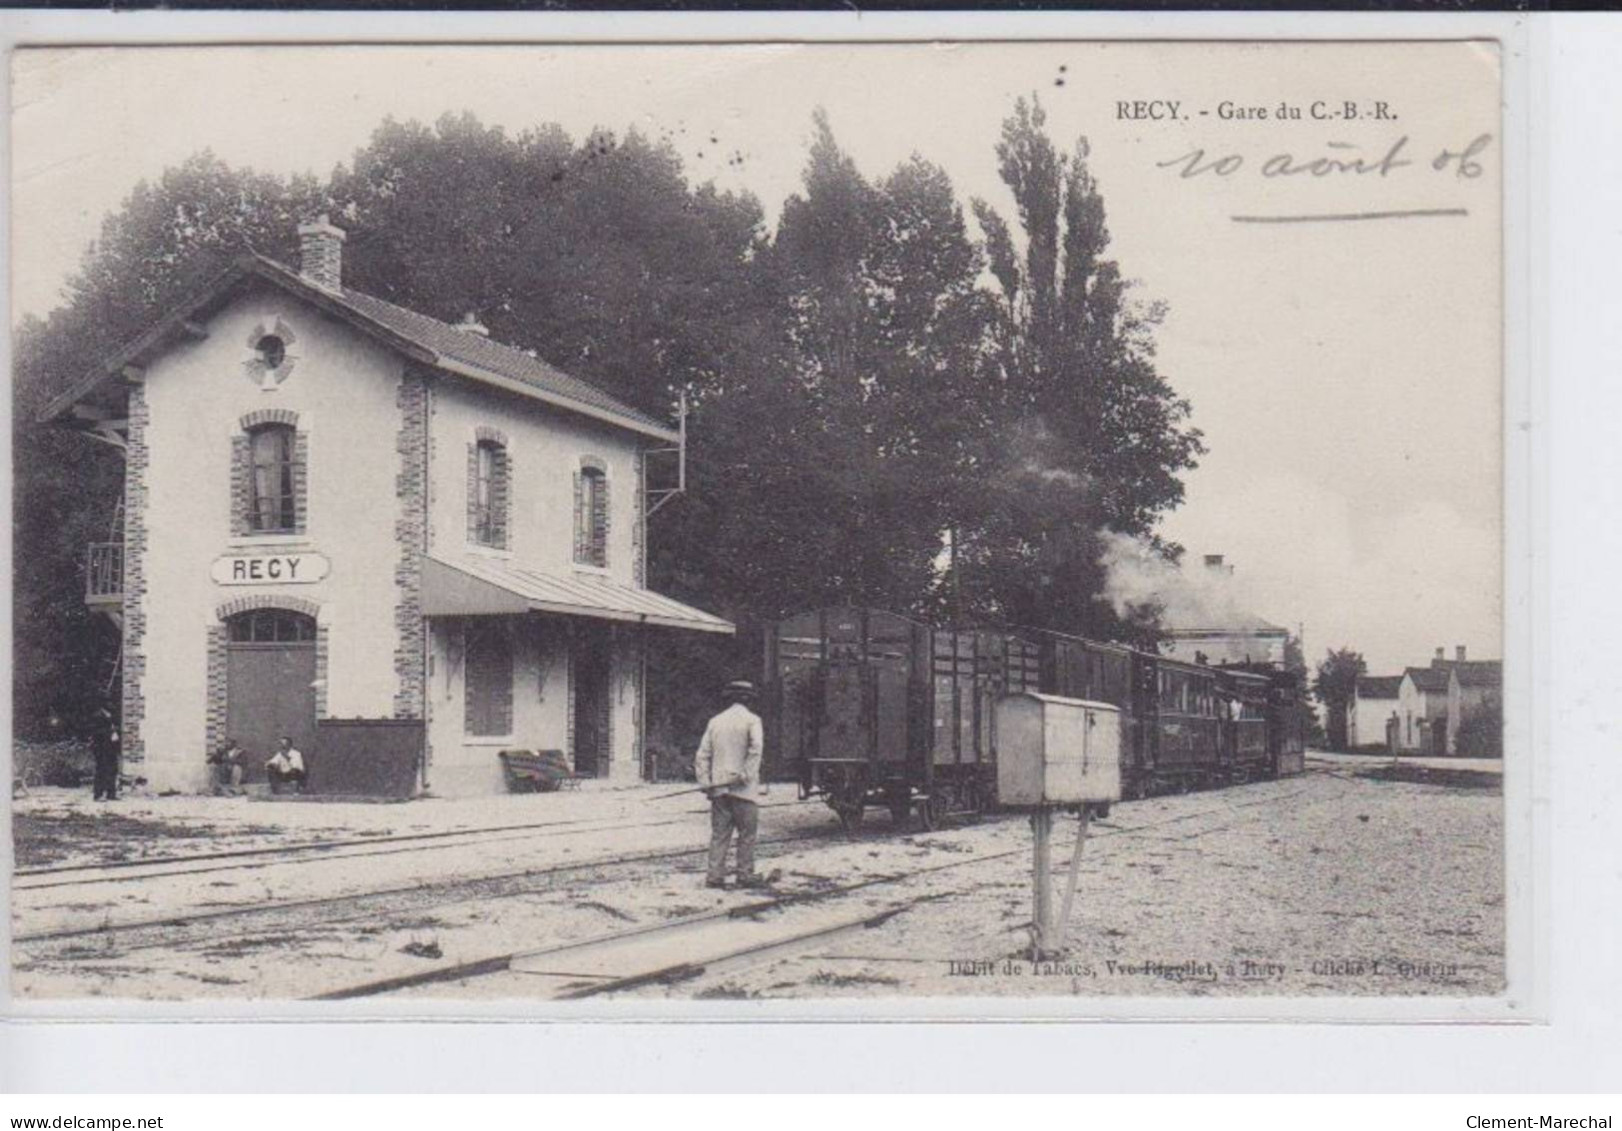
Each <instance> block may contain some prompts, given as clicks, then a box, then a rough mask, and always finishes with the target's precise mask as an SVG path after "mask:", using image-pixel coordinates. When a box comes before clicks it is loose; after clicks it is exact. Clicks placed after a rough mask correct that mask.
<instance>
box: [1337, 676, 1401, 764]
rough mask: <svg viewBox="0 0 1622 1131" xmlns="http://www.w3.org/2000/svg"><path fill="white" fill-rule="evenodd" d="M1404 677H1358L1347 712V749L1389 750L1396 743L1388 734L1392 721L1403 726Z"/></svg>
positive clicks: (1392, 736)
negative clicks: (1369, 747) (1374, 747)
mask: <svg viewBox="0 0 1622 1131" xmlns="http://www.w3.org/2000/svg"><path fill="white" fill-rule="evenodd" d="M1402 678H1403V677H1402V676H1400V675H1363V676H1358V677H1357V690H1356V693H1355V694H1354V695H1353V698H1352V703H1351V707H1350V709H1349V710H1348V712H1347V714H1348V719H1347V727H1346V742H1347V745H1349V746H1351V747H1352V748H1353V749H1356V748H1357V747H1359V746H1379V747H1382V748H1387V749H1389V748H1390V743H1391V742H1392V740H1393V739H1394V737H1395V736H1394V735H1391V734H1389V733H1388V731H1387V726H1388V725H1389V724H1390V722H1391V721H1392V720H1393V719H1396V720H1398V721H1399V722H1400V720H1401V717H1402V714H1401V692H1402Z"/></svg>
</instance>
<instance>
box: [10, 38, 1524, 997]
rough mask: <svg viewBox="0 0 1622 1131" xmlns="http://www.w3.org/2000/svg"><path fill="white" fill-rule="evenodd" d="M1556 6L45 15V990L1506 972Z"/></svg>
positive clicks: (581, 986)
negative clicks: (1499, 31) (1126, 24)
mask: <svg viewBox="0 0 1622 1131" xmlns="http://www.w3.org/2000/svg"><path fill="white" fill-rule="evenodd" d="M1504 62H1505V60H1504V55H1503V51H1502V45H1501V43H1500V42H1498V41H1496V40H1493V39H1455V40H1427V41H1407V42H1403V41H1325V42H1311V41H1306V40H1290V41H1284V40H1274V41H1263V40H1257V41H1245V40H1235V39H1227V40H1210V41H1198V40H1183V41H1175V40H1162V41H1143V40H1129V39H1113V40H1111V39H1091V40H1081V39H1077V40H1050V41H1043V42H989V41H983V42H967V41H964V42H922V41H920V42H892V43H871V42H870V43H815V42H797V43H790V42H783V43H732V44H719V43H708V44H705V43H686V44H663V45H654V44H615V43H595V44H589V43H560V44H542V43H533V44H516V43H514V44H503V45H495V44H488V45H459V46H451V45H426V44H413V45H380V44H354V45H347V46H345V45H330V44H329V45H319V46H318V45H302V46H301V45H280V46H183V45H177V46H110V47H67V46H58V47H38V48H24V49H21V50H18V51H16V52H15V53H14V54H13V55H12V58H11V64H12V65H11V75H10V82H11V97H12V108H13V110H12V117H11V121H10V129H11V155H12V166H11V168H12V179H11V183H10V203H11V231H12V235H13V239H12V241H11V261H10V270H11V295H12V309H11V319H12V321H11V328H12V336H13V343H14V348H13V357H14V367H13V375H12V378H13V384H12V412H13V417H14V420H15V421H16V431H15V440H14V450H13V466H14V484H15V495H14V532H13V538H14V543H13V544H14V560H15V563H16V568H15V572H14V576H13V601H14V608H15V617H14V622H13V623H14V639H13V660H12V663H13V666H12V672H13V689H12V690H13V699H14V703H15V714H14V731H15V733H14V739H13V742H12V748H11V775H12V809H11V827H12V832H13V844H12V853H13V854H12V860H13V867H12V870H11V875H10V903H11V916H10V969H9V987H10V990H9V992H10V996H11V1003H12V1004H11V1008H12V1009H14V1010H17V1011H18V1012H21V1013H25V1014H26V1013H32V1014H36V1015H37V1014H50V1013H51V1012H52V1011H55V1010H78V1011H79V1012H80V1013H81V1014H83V1012H84V1011H85V1010H86V1009H90V1010H91V1012H94V1011H95V1009H97V1008H101V1009H105V1010H109V1011H117V1010H119V1009H124V1008H126V1007H130V1008H141V1009H148V1010H151V1011H155V1012H156V1013H158V1014H162V1013H163V1012H164V1011H166V1010H167V1011H170V1012H183V1013H184V1014H185V1015H187V1016H198V1015H208V1012H207V1011H209V1010H222V1011H225V1012H226V1013H229V1012H231V1011H233V1010H234V1011H236V1012H235V1014H234V1015H243V1014H244V1013H246V1014H248V1015H253V1016H264V1015H283V1014H285V1013H288V1012H289V1011H292V1013H293V1014H294V1015H298V1016H324V1015H328V1014H333V1015H350V1016H352V1015H354V1014H353V1013H352V1012H349V1013H342V1012H341V1011H346V1010H347V1011H353V1010H356V1009H360V1010H362V1011H363V1012H365V1011H370V1012H372V1013H376V1014H378V1015H387V1014H389V1013H390V1011H394V1013H395V1014H396V1015H397V1014H398V1013H399V1012H400V1011H406V1012H411V1013H414V1014H419V1015H420V1014H430V1013H446V1012H449V1013H453V1014H454V1013H457V1012H469V1011H473V1012H481V1011H482V1012H489V1011H492V1010H495V1011H505V1012H510V1013H515V1014H522V1015H525V1016H580V1015H582V1014H581V1013H580V1011H581V1010H597V1011H607V1012H613V1011H619V1012H618V1014H617V1015H620V1016H647V1015H658V1016H665V1017H669V1016H678V1017H680V1016H688V1017H698V1016H739V1015H743V1014H741V1013H739V1012H737V1011H739V1010H745V1009H747V1010H750V1011H751V1012H749V1013H748V1014H747V1015H749V1016H757V1017H758V1016H839V1015H844V1016H849V1015H852V1014H851V1012H850V1011H852V1010H854V1011H857V1012H858V1013H861V1012H862V1011H865V1013H866V1015H889V1016H909V1015H916V1014H919V1013H929V1015H933V1016H977V1017H1011V1018H1019V1017H1039V1016H1085V1015H1106V1014H1108V1015H1143V1016H1171V1015H1192V1014H1193V1013H1194V1011H1195V1010H1197V1009H1201V1008H1203V1009H1205V1010H1206V1011H1207V1012H1206V1014H1205V1015H1211V1011H1212V1010H1215V1011H1217V1012H1220V1013H1222V1014H1223V1015H1230V1016H1237V1015H1248V1016H1257V1015H1263V1014H1265V1015H1278V1016H1290V1015H1296V1014H1298V1013H1299V1012H1300V1010H1301V1009H1302V1008H1303V1003H1305V1004H1306V1006H1307V1007H1310V1006H1311V1005H1312V1003H1314V1002H1319V1003H1339V1004H1338V1005H1337V1006H1336V1007H1335V1008H1337V1009H1339V1010H1340V1013H1341V1015H1345V1016H1362V1017H1373V1016H1381V1017H1401V1016H1424V1017H1449V1016H1467V1015H1474V1016H1503V1015H1506V1014H1505V1008H1506V1006H1508V1005H1512V1004H1514V1003H1515V1002H1516V1001H1520V1002H1521V1003H1524V1001H1525V1000H1526V999H1525V997H1524V987H1518V986H1517V985H1516V978H1515V976H1514V970H1515V960H1516V954H1515V953H1514V948H1513V946H1512V945H1511V940H1512V938H1513V931H1512V930H1511V927H1510V926H1509V925H1508V924H1509V923H1510V920H1511V919H1513V916H1514V912H1513V909H1512V903H1513V901H1512V900H1511V899H1510V898H1509V894H1510V892H1511V891H1512V890H1514V889H1515V884H1514V883H1513V882H1512V879H1513V878H1512V877H1509V878H1507V875H1506V859H1509V858H1511V857H1507V856H1506V804H1505V801H1506V798H1505V781H1506V774H1505V768H1506V766H1507V767H1510V768H1511V774H1510V777H1511V778H1513V776H1514V771H1513V768H1514V767H1516V766H1517V765H1524V764H1525V762H1524V760H1525V758H1526V757H1527V751H1526V750H1525V749H1522V748H1520V747H1519V746H1518V745H1517V744H1516V741H1515V736H1517V735H1522V736H1524V730H1517V729H1516V727H1515V725H1514V716H1515V713H1516V711H1517V710H1519V709H1520V706H1519V701H1518V700H1517V699H1516V697H1515V695H1514V694H1513V693H1511V692H1506V683H1505V672H1506V668H1508V669H1509V670H1510V671H1511V673H1512V674H1513V672H1514V671H1515V670H1516V665H1517V663H1519V662H1522V660H1523V659H1524V658H1518V657H1516V656H1515V655H1513V654H1512V653H1513V651H1514V648H1515V645H1514V644H1513V643H1512V637H1511V635H1510V634H1508V633H1506V631H1505V624H1504V619H1503V612H1502V610H1503V608H1504V604H1505V600H1504V597H1505V592H1506V580H1505V577H1506V575H1505V565H1504V562H1505V555H1504V546H1505V525H1504V519H1503V514H1504V491H1503V486H1502V485H1503V482H1504V476H1505V474H1506V469H1505V460H1504V450H1505V449H1504V442H1503V434H1504V427H1503V420H1504V392H1503V390H1504V387H1505V372H1506V369H1505V348H1504V341H1505V316H1504V312H1505V309H1506V304H1505V299H1504V295H1505V277H1506V273H1505V250H1504V249H1505V223H1504V217H1505V209H1504V205H1503V201H1504V193H1505V187H1506V170H1508V169H1510V168H1511V166H1510V163H1509V162H1508V161H1507V160H1506V150H1505V129H1504V125H1503V121H1502V115H1501V103H1502V100H1503V90H1504V78H1503V73H1504ZM1512 684H1513V681H1512ZM1512 684H1511V685H1510V686H1512ZM1506 717H1508V718H1509V720H1510V727H1509V730H1508V731H1506V729H1505V727H1506ZM1506 734H1507V735H1509V736H1511V740H1510V741H1506ZM1523 890H1524V885H1523ZM1518 991H1520V996H1519V997H1518V996H1517V993H1518ZM87 1003H88V1004H87ZM337 1003H345V1004H337ZM740 1003H742V1004H740ZM759 1003H768V1005H766V1006H761V1005H760V1004H759ZM762 1009H766V1010H767V1012H766V1013H761V1010H762ZM728 1010H731V1011H733V1012H731V1013H728V1012H727V1011H728ZM930 1011H933V1012H932V1013H931V1012H930ZM1471 1011H1474V1012H1473V1013H1472V1012H1471ZM1330 1012H1331V1013H1333V1010H1330ZM222 1015H223V1014H222ZM1319 1015H1324V1014H1323V1013H1322V1012H1321V1011H1320V1014H1319Z"/></svg>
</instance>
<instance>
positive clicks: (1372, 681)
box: [1357, 675, 1402, 699]
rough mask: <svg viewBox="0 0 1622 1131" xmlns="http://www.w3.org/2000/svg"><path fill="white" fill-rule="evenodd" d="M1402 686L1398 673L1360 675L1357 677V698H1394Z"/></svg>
mask: <svg viewBox="0 0 1622 1131" xmlns="http://www.w3.org/2000/svg"><path fill="white" fill-rule="evenodd" d="M1401 687H1402V677H1401V676H1400V675H1360V676H1358V677H1357V697H1358V698H1359V699H1395V698H1396V697H1397V691H1398V689H1399V688H1401Z"/></svg>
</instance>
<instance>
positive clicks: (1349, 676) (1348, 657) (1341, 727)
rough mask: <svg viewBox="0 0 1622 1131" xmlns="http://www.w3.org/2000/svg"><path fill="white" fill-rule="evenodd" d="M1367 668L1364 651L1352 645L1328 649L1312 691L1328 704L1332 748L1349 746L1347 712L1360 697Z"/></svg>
mask: <svg viewBox="0 0 1622 1131" xmlns="http://www.w3.org/2000/svg"><path fill="white" fill-rule="evenodd" d="M1367 670H1368V665H1367V664H1365V663H1364V662H1363V656H1362V654H1361V653H1359V652H1354V651H1352V650H1351V649H1350V648H1340V649H1338V650H1336V651H1332V652H1328V653H1326V654H1325V656H1324V658H1323V660H1321V661H1320V662H1319V664H1318V671H1317V676H1316V678H1315V679H1314V680H1313V681H1312V693H1313V694H1314V695H1315V696H1317V697H1318V701H1319V702H1320V703H1322V704H1323V705H1324V715H1325V717H1326V718H1327V721H1328V727H1327V730H1328V736H1329V749H1331V750H1345V749H1346V716H1347V712H1348V711H1350V710H1351V707H1352V701H1353V700H1354V699H1355V698H1356V697H1357V677H1358V676H1360V675H1362V674H1363V673H1364V672H1366V671H1367Z"/></svg>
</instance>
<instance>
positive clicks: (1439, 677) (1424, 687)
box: [1403, 667, 1448, 695]
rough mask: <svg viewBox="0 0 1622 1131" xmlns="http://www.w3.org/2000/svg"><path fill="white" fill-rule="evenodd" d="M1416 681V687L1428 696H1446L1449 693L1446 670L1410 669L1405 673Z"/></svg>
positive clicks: (1435, 668)
mask: <svg viewBox="0 0 1622 1131" xmlns="http://www.w3.org/2000/svg"><path fill="white" fill-rule="evenodd" d="M1403 674H1404V675H1406V676H1407V677H1408V678H1409V679H1411V680H1413V681H1414V686H1415V687H1417V688H1418V689H1419V690H1421V691H1423V692H1425V693H1426V694H1427V695H1434V694H1445V693H1446V692H1447V676H1448V671H1447V669H1446V668H1439V667H1430V668H1409V669H1408V670H1407V671H1406V672H1404V673H1403Z"/></svg>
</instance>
